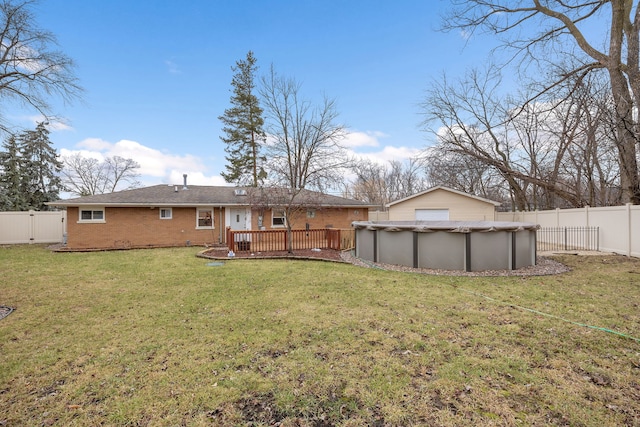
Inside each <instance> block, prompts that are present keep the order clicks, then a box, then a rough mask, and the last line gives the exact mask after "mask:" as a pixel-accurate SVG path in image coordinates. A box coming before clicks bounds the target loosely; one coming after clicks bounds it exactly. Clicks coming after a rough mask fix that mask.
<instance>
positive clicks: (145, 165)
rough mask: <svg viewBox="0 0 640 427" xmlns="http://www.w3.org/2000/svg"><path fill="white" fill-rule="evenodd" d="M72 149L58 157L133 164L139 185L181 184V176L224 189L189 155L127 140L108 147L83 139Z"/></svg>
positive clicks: (97, 139)
mask: <svg viewBox="0 0 640 427" xmlns="http://www.w3.org/2000/svg"><path fill="white" fill-rule="evenodd" d="M76 146H77V147H78V148H79V149H78V150H67V149H62V150H61V154H62V155H63V156H68V155H73V154H76V153H79V154H81V155H83V156H85V157H93V158H96V159H99V160H102V159H104V158H105V157H113V156H120V157H124V158H127V159H133V160H135V161H136V162H137V163H138V164H139V165H140V168H139V169H138V172H139V173H140V175H141V179H140V180H141V182H142V184H143V185H154V184H176V185H177V184H182V182H183V178H182V175H183V174H185V173H186V174H187V175H188V176H189V183H190V184H193V185H227V184H226V183H225V181H224V179H223V178H222V177H220V176H217V175H207V174H206V172H207V167H206V165H204V164H203V163H202V161H201V159H200V158H199V157H196V156H193V155H191V154H186V155H177V154H172V153H167V152H163V151H160V150H156V149H155V148H151V147H147V146H145V145H142V144H140V143H139V142H136V141H131V140H128V139H122V140H120V141H118V142H116V143H112V142H109V141H105V140H103V139H100V138H87V139H85V140H83V141H80V142H79V143H78V144H77V145H76Z"/></svg>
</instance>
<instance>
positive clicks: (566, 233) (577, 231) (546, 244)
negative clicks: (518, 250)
mask: <svg viewBox="0 0 640 427" xmlns="http://www.w3.org/2000/svg"><path fill="white" fill-rule="evenodd" d="M536 240H537V246H538V251H573V250H583V251H599V250H600V228H599V227H543V228H540V229H538V232H537V233H536Z"/></svg>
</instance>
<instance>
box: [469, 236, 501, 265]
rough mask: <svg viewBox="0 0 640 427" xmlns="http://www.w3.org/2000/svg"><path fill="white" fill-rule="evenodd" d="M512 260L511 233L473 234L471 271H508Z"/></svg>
mask: <svg viewBox="0 0 640 427" xmlns="http://www.w3.org/2000/svg"><path fill="white" fill-rule="evenodd" d="M510 260H511V233H510V232H507V231H492V232H487V233H471V271H481V270H508V269H509V268H510V267H511V265H510V264H511V263H510Z"/></svg>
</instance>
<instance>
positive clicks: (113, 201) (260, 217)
mask: <svg viewBox="0 0 640 427" xmlns="http://www.w3.org/2000/svg"><path fill="white" fill-rule="evenodd" d="M185 181H186V180H185ZM48 205H50V206H56V207H61V208H66V209H67V241H66V244H67V249H79V250H85V249H124V248H143V247H144V248H147V247H161V246H185V245H196V246H205V245H213V244H220V243H226V229H227V228H230V229H232V230H277V229H280V230H281V229H284V228H285V227H286V224H287V221H289V223H290V224H291V228H292V229H318V228H321V229H323V228H342V229H346V228H351V223H352V222H353V221H366V220H367V219H368V209H369V207H370V205H368V204H366V203H363V202H360V201H357V200H351V199H346V198H343V197H338V196H332V195H328V194H323V193H318V192H314V191H309V190H298V191H295V192H291V191H290V190H286V189H275V188H271V189H264V188H261V189H258V188H250V187H223V186H195V185H189V186H187V185H186V182H185V185H164V184H163V185H155V186H151V187H145V188H137V189H133V190H125V191H118V192H114V193H109V194H100V195H93V196H84V197H77V198H72V199H67V200H58V201H55V202H49V203H48Z"/></svg>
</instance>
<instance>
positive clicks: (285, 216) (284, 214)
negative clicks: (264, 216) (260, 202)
mask: <svg viewBox="0 0 640 427" xmlns="http://www.w3.org/2000/svg"><path fill="white" fill-rule="evenodd" d="M276 213H281V214H282V215H276ZM276 218H281V219H282V224H274V222H273V220H274V219H276ZM286 226H287V215H286V213H285V211H284V209H273V210H271V228H285V227H286Z"/></svg>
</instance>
